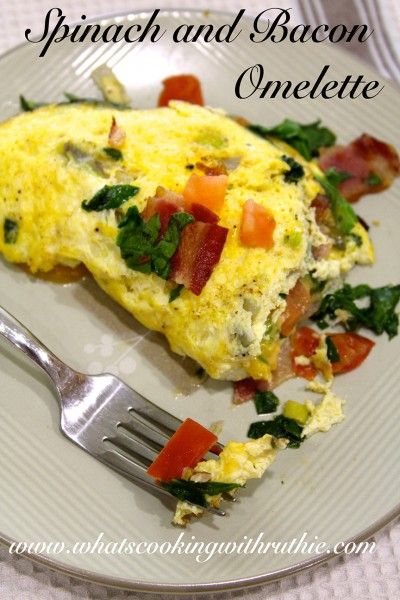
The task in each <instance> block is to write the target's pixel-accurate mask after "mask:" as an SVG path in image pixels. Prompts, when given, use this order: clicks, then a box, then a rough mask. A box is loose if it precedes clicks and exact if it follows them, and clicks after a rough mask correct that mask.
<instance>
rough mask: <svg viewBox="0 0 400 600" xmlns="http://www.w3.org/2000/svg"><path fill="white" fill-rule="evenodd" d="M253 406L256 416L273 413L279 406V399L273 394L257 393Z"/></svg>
mask: <svg viewBox="0 0 400 600" xmlns="http://www.w3.org/2000/svg"><path fill="white" fill-rule="evenodd" d="M254 404H255V405H256V411H257V414H258V415H263V414H267V413H273V412H275V411H276V409H277V408H278V406H279V398H278V397H277V396H276V395H275V394H274V392H259V391H257V392H256V394H255V396H254Z"/></svg>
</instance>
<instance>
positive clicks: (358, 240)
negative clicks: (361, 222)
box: [348, 233, 363, 247]
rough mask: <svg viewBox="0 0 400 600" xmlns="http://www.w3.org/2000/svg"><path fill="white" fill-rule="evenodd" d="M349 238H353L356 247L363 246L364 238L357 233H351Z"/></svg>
mask: <svg viewBox="0 0 400 600" xmlns="http://www.w3.org/2000/svg"><path fill="white" fill-rule="evenodd" d="M348 237H349V238H351V239H352V240H354V243H355V245H356V246H358V247H360V246H362V243H363V241H362V237H361V236H360V235H358V234H357V233H350V234H349V236H348Z"/></svg>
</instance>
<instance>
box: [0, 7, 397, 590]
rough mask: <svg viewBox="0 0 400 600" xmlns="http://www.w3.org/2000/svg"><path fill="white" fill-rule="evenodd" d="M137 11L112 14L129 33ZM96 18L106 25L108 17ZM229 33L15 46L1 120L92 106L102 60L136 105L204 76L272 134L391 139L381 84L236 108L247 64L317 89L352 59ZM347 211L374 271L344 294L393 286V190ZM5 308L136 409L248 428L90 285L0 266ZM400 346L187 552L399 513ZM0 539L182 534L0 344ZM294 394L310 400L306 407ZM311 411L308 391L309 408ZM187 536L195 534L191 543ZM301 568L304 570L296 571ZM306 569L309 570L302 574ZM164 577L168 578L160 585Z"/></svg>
mask: <svg viewBox="0 0 400 600" xmlns="http://www.w3.org/2000/svg"><path fill="white" fill-rule="evenodd" d="M148 16H149V15H148V14H146V13H142V14H136V15H131V16H128V17H118V18H116V19H110V20H109V21H108V22H109V23H111V22H114V21H116V22H118V23H121V24H123V25H128V24H130V23H132V22H135V23H139V22H144V21H147V19H148ZM230 19H231V17H229V16H228V15H218V14H211V15H210V16H208V17H207V18H206V17H204V16H203V15H202V14H201V13H189V12H187V11H175V12H170V13H167V12H165V13H160V15H159V17H158V22H159V23H160V24H161V25H162V26H163V27H165V28H166V29H168V31H169V32H171V31H172V30H173V29H174V28H175V27H177V26H178V25H179V24H181V23H184V22H191V23H194V24H200V23H204V22H206V21H208V22H212V23H215V24H219V25H220V24H224V23H227V22H229V21H230ZM104 23H106V22H104ZM248 26H249V24H246V23H243V25H242V29H243V32H242V34H241V36H239V38H238V39H237V40H236V41H235V42H234V43H233V44H230V45H229V46H226V45H221V44H201V43H197V44H187V45H184V46H183V45H176V44H172V43H171V42H170V36H168V35H165V36H164V38H163V39H161V40H160V41H159V42H158V43H157V44H147V43H144V44H141V45H136V44H131V45H127V44H107V45H99V44H93V45H90V44H85V43H83V44H70V43H68V44H65V43H60V44H57V45H56V46H53V47H52V48H51V49H50V50H49V52H48V54H47V56H46V58H45V59H40V58H38V54H39V49H38V45H35V44H28V45H25V46H21V47H19V48H17V49H16V50H14V51H13V52H11V53H9V54H7V55H5V56H4V57H3V58H2V59H1V60H0V78H1V80H2V81H3V82H5V81H6V82H7V85H6V86H2V89H1V91H0V116H1V118H7V117H9V116H11V115H13V114H15V113H16V112H18V102H17V99H18V95H19V94H20V93H23V94H24V95H26V96H27V97H29V98H33V99H36V100H43V101H46V100H59V99H60V98H61V94H62V92H63V91H65V90H67V91H70V92H74V93H79V94H80V95H89V96H93V95H94V94H96V90H95V89H94V86H93V84H92V82H91V80H90V72H91V71H92V70H93V69H94V68H95V67H96V66H98V65H99V64H101V63H103V62H107V63H108V64H109V65H110V66H111V67H112V68H113V69H114V70H115V73H116V75H117V76H118V77H119V79H120V80H121V81H122V82H123V83H124V85H125V86H126V88H127V90H128V92H129V94H130V96H131V98H132V99H133V105H134V106H136V107H151V106H154V105H155V102H156V98H157V96H158V93H159V90H160V81H161V80H162V79H163V78H164V77H166V76H168V75H170V74H173V73H182V72H190V73H195V74H197V75H198V76H199V77H200V79H201V80H202V83H203V87H204V92H205V98H206V102H207V103H208V104H209V105H211V106H221V107H223V108H224V109H225V110H227V111H228V112H229V113H232V114H240V115H243V116H244V117H247V118H248V119H250V120H253V121H256V122H261V123H266V124H273V123H275V122H278V121H280V120H282V118H284V117H292V118H295V119H297V120H300V121H312V120H315V119H316V118H317V117H319V118H321V119H322V120H323V122H324V123H326V124H327V125H328V126H329V127H331V128H332V129H333V130H334V131H335V132H337V134H338V137H339V140H340V141H343V142H346V141H348V140H350V139H351V138H352V137H355V136H357V135H359V134H360V133H362V132H364V131H366V132H368V133H371V134H372V135H376V136H378V137H380V138H382V139H384V140H387V141H388V142H390V143H393V144H396V143H398V131H397V130H396V126H397V124H398V123H399V122H400V102H399V95H398V93H397V91H395V90H394V89H393V88H391V87H390V85H389V84H385V85H386V87H385V90H384V91H383V92H382V93H381V94H380V95H379V96H378V97H377V98H375V99H374V100H369V101H366V100H360V99H357V100H348V99H346V100H329V101H321V100H320V99H316V100H312V101H311V100H295V101H292V100H260V99H257V98H255V97H253V98H251V99H249V100H238V99H237V98H236V97H235V95H234V82H235V81H236V79H237V77H238V76H239V74H240V73H241V72H242V71H243V70H244V69H245V68H246V67H248V66H250V65H253V64H255V63H257V62H262V63H263V64H264V66H265V69H266V73H267V77H266V78H267V79H280V80H286V79H292V80H293V79H294V80H295V81H301V80H303V79H311V80H314V79H315V78H316V77H317V75H318V74H319V72H320V70H321V69H322V67H323V66H324V65H326V64H329V65H332V66H331V69H330V75H331V78H332V79H339V80H340V79H343V78H344V77H345V76H346V75H347V74H349V73H352V74H354V75H356V74H357V75H358V74H360V73H364V75H365V77H366V78H367V79H375V78H378V77H376V76H375V74H374V73H373V72H371V71H370V70H369V69H368V68H366V67H365V66H364V65H362V64H360V63H358V62H356V61H353V59H352V58H351V57H350V56H349V55H348V54H344V53H342V52H341V51H338V50H337V49H336V48H333V47H329V46H320V45H318V46H317V47H315V46H313V45H311V44H303V45H301V46H298V45H296V44H293V45H290V44H289V45H288V44H275V45H274V44H251V43H250V42H249V41H248V35H247V27H248ZM357 211H358V212H359V214H361V216H362V217H363V218H365V219H366V220H367V222H370V223H371V222H372V221H373V220H374V219H378V220H379V222H380V225H379V226H373V227H372V228H371V235H372V239H373V241H374V243H375V246H376V251H377V262H376V265H375V266H374V267H372V268H369V269H357V270H355V271H354V272H353V273H352V275H351V278H350V279H351V281H353V282H364V281H365V282H368V283H370V284H371V285H380V284H386V283H389V282H392V283H397V282H398V279H399V275H400V269H399V256H400V237H399V235H398V225H399V223H400V201H399V184H398V183H397V184H396V185H395V186H393V188H391V189H390V190H389V191H386V192H385V193H383V194H380V195H379V196H369V197H367V198H364V199H363V200H362V201H361V203H360V204H359V205H358V206H357ZM0 289H1V304H2V305H3V306H4V307H5V308H6V309H8V310H9V311H10V312H12V313H13V314H14V315H15V316H16V317H17V318H19V319H20V320H21V321H22V322H23V323H25V324H26V325H27V326H28V328H30V329H31V330H32V331H33V332H34V333H36V335H37V336H38V337H39V338H40V339H42V340H43V341H44V342H45V343H46V344H47V345H48V346H49V347H50V348H51V349H52V350H53V351H54V352H55V353H56V354H58V355H59V356H60V357H61V358H62V359H63V360H65V361H66V362H68V363H70V364H71V366H73V367H75V368H78V369H81V370H87V371H88V372H99V371H101V370H104V371H112V372H115V373H117V374H119V375H120V376H121V377H122V378H124V379H125V380H126V382H127V383H128V384H130V385H131V386H132V387H134V388H136V389H137V390H138V391H139V392H141V393H143V394H144V395H146V396H147V397H148V398H150V399H151V400H153V401H154V402H156V403H158V404H159V405H161V406H162V407H164V408H166V409H167V410H169V411H170V412H173V413H174V414H175V415H177V416H179V417H185V416H191V417H193V418H195V419H198V420H200V421H201V422H202V423H203V424H205V425H206V426H208V425H210V423H212V422H214V421H216V420H221V419H222V420H223V421H224V430H223V434H222V436H221V439H222V441H223V442H224V441H227V440H228V439H230V438H236V439H241V438H242V439H244V438H245V435H246V431H247V426H248V424H249V423H250V422H251V420H253V419H254V416H255V415H254V409H253V407H252V406H250V405H247V406H246V405H245V406H242V407H238V408H232V407H231V405H230V397H231V386H230V385H229V384H226V385H225V384H224V383H221V382H212V381H209V382H208V383H207V384H206V385H205V386H203V387H201V388H200V387H198V386H196V379H195V378H194V377H193V365H192V364H191V363H190V361H188V360H186V361H182V360H181V359H179V358H178V357H175V356H173V355H172V354H171V353H170V352H169V350H168V349H167V347H166V345H165V344H164V342H163V341H162V339H161V338H160V337H159V336H158V335H156V334H152V333H148V332H146V331H144V329H143V328H142V327H141V326H140V325H138V324H137V323H136V322H135V321H134V320H133V318H131V317H130V316H129V315H128V314H127V313H125V312H124V311H123V310H122V309H120V308H119V307H118V306H117V305H116V304H114V303H113V302H112V301H111V300H109V299H108V298H107V297H106V296H105V295H104V294H103V293H102V292H101V291H100V290H99V289H98V288H97V287H96V286H95V284H94V283H92V282H91V281H86V282H84V283H81V284H74V285H70V286H56V285H52V284H49V283H46V282H43V281H39V280H35V279H33V278H30V277H28V276H27V275H26V274H25V273H23V272H22V271H21V270H19V269H18V268H15V267H12V266H10V265H6V264H4V263H1V264H0ZM399 356H400V338H396V339H395V340H393V341H392V342H390V343H389V342H388V341H387V339H386V338H384V337H382V338H380V339H379V340H377V347H376V348H375V351H374V352H373V353H372V355H371V356H370V357H369V359H368V362H367V363H366V364H365V365H364V366H362V367H361V368H360V369H358V370H357V371H356V372H354V373H350V374H348V375H344V376H342V377H340V378H338V379H337V381H336V383H335V390H336V391H337V392H338V393H339V394H341V395H342V396H343V397H345V398H346V400H347V403H346V406H345V412H346V416H347V418H346V420H345V421H344V422H343V423H342V424H341V425H339V426H336V427H335V428H334V429H333V430H332V431H331V432H329V433H328V434H318V435H316V436H314V437H313V438H312V439H310V440H309V441H308V442H307V443H305V444H303V446H302V447H301V448H300V449H298V450H287V451H285V452H284V453H282V454H281V455H280V456H279V457H278V459H277V461H276V462H275V463H274V465H273V466H272V468H271V469H270V471H269V472H268V474H267V475H266V477H264V479H263V481H262V482H261V483H255V484H249V485H248V487H247V489H246V490H245V491H244V493H242V494H241V501H240V502H238V503H237V504H236V505H235V506H234V507H233V508H232V509H231V510H230V516H229V518H226V519H218V518H216V517H214V518H211V517H210V516H207V517H206V518H204V519H203V520H202V521H201V522H196V523H195V524H193V525H191V526H190V527H189V528H188V529H187V530H186V531H185V532H184V537H183V538H182V539H183V540H184V541H186V542H189V541H198V542H204V543H207V542H217V543H218V542H223V541H236V542H238V543H240V542H242V541H243V540H244V539H246V538H244V536H247V538H253V539H256V538H257V536H258V535H259V534H261V533H262V534H263V539H264V541H274V540H281V541H284V540H291V539H292V538H295V537H297V538H299V537H300V536H301V535H302V534H303V533H304V532H308V539H309V540H312V539H313V538H314V536H318V538H319V539H320V540H324V541H326V542H327V543H328V544H329V546H333V545H334V544H335V543H337V542H338V541H341V540H347V539H352V538H356V537H357V536H359V535H360V534H362V532H365V530H366V529H369V528H374V527H376V526H377V525H378V524H379V523H383V521H384V520H385V519H388V518H389V516H390V515H392V516H394V514H395V512H396V511H397V510H398V506H399V503H400V485H399V483H400V463H399V461H398V435H399V427H398V423H399V422H400V403H399V401H398V398H399V392H400V379H399V369H400V362H399ZM0 371H1V375H0V377H1V389H2V393H1V402H0V478H1V481H2V484H1V489H0V504H1V507H2V509H1V511H0V532H1V533H2V537H3V539H5V540H25V541H30V540H31V541H39V540H43V541H56V540H60V541H63V542H64V543H65V544H66V545H68V544H69V545H70V546H71V547H72V545H73V544H74V543H75V542H85V541H91V542H94V541H95V540H96V539H97V538H98V536H99V534H101V533H102V534H103V536H104V537H103V541H105V542H106V541H114V542H121V541H122V540H123V539H125V538H126V539H127V540H129V541H133V542H136V543H138V542H140V541H142V540H144V541H148V542H150V541H155V542H158V543H161V542H164V541H165V542H166V541H170V542H172V543H173V542H174V541H175V540H176V539H177V538H178V536H179V534H180V531H179V530H177V529H175V528H174V527H173V526H172V525H170V523H169V520H170V512H169V510H170V507H165V506H163V505H162V504H160V502H159V501H158V500H157V499H155V498H153V497H152V496H150V495H148V494H147V493H146V492H144V491H142V490H140V489H138V488H137V487H135V486H134V485H132V484H130V483H129V482H127V481H126V480H124V479H123V478H121V477H119V476H118V475H116V474H114V473H112V472H111V471H109V470H107V469H106V468H104V467H103V466H102V465H101V464H99V463H97V462H96V461H95V460H94V459H91V457H90V456H88V455H85V453H84V452H82V451H81V450H80V449H79V448H77V447H74V446H73V444H71V443H70V442H68V440H66V439H64V438H63V437H62V436H61V435H60V434H59V432H58V422H59V411H58V407H57V401H56V399H55V396H54V393H53V390H52V388H51V386H50V384H49V383H48V382H47V380H46V379H45V377H44V376H42V375H41V374H40V373H38V372H37V371H36V370H35V369H34V367H32V366H31V365H29V364H28V363H27V362H25V360H23V359H21V358H20V357H19V356H18V355H17V354H16V353H15V352H13V351H12V350H10V349H9V348H7V347H6V346H5V345H4V344H2V345H1V352H0ZM279 395H280V397H281V399H282V400H285V399H288V398H293V397H295V398H304V397H305V395H304V392H303V391H302V385H301V383H298V382H290V383H288V384H286V385H284V386H282V388H281V389H280V392H279ZM307 397H310V395H308V396H307ZM312 399H313V400H316V399H317V397H315V398H312ZM192 536H194V537H193V538H192ZM51 560H52V561H53V564H54V562H57V563H58V566H59V567H61V568H64V569H68V570H69V571H70V572H73V573H76V574H80V575H82V576H86V577H88V578H91V579H93V580H97V581H107V582H109V583H112V582H113V583H115V584H119V585H121V586H126V587H132V588H142V589H160V590H161V589H162V590H166V589H169V590H171V591H172V590H177V589H179V588H180V589H181V590H182V591H183V589H185V590H186V591H188V590H198V591H201V590H205V589H212V588H213V589H217V588H219V587H231V586H235V585H237V586H238V585H244V584H245V583H246V582H249V580H251V581H252V582H256V581H257V582H261V581H266V580H268V579H272V578H274V577H277V576H282V575H284V574H285V573H287V572H288V571H289V572H290V571H292V570H293V569H294V568H301V567H302V566H305V565H306V563H308V562H309V561H310V557H309V556H306V557H304V556H303V557H302V556H301V555H290V554H274V553H271V552H269V553H268V554H266V555H263V554H257V553H253V554H247V555H246V554H241V555H236V554H234V555H218V557H214V558H213V559H211V560H208V561H205V562H198V561H197V560H196V555H195V554H186V555H177V554H176V553H175V554H165V555H160V554H157V553H155V554H152V555H148V554H142V555H137V554H135V555H129V554H126V555H124V554H116V555H113V554H104V553H103V554H98V553H89V554H83V555H75V554H73V553H72V552H70V553H68V552H63V553H62V554H60V555H58V556H56V557H54V556H51ZM302 560H303V563H302V565H299V564H298V563H300V562H301V561H302ZM304 560H305V561H306V562H304ZM172 574H173V575H172Z"/></svg>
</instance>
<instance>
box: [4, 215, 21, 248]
mask: <svg viewBox="0 0 400 600" xmlns="http://www.w3.org/2000/svg"><path fill="white" fill-rule="evenodd" d="M18 232H19V226H18V223H16V221H13V220H12V219H8V218H5V219H4V223H3V236H4V243H5V244H15V242H16V241H17V239H18Z"/></svg>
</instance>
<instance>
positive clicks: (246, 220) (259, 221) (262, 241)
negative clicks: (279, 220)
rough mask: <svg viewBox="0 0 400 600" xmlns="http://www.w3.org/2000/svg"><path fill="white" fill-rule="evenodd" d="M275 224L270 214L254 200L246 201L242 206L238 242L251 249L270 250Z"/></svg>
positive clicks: (272, 243)
mask: <svg viewBox="0 0 400 600" xmlns="http://www.w3.org/2000/svg"><path fill="white" fill-rule="evenodd" d="M275 226H276V222H275V219H274V217H273V216H272V214H271V213H270V212H269V211H268V210H267V209H266V208H264V206H261V204H258V203H257V202H254V200H247V201H246V202H245V204H244V206H243V212H242V223H241V226H240V241H241V242H242V244H244V245H245V246H250V247H252V248H255V247H257V248H266V249H269V248H272V246H273V245H274V238H273V233H274V230H275Z"/></svg>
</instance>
